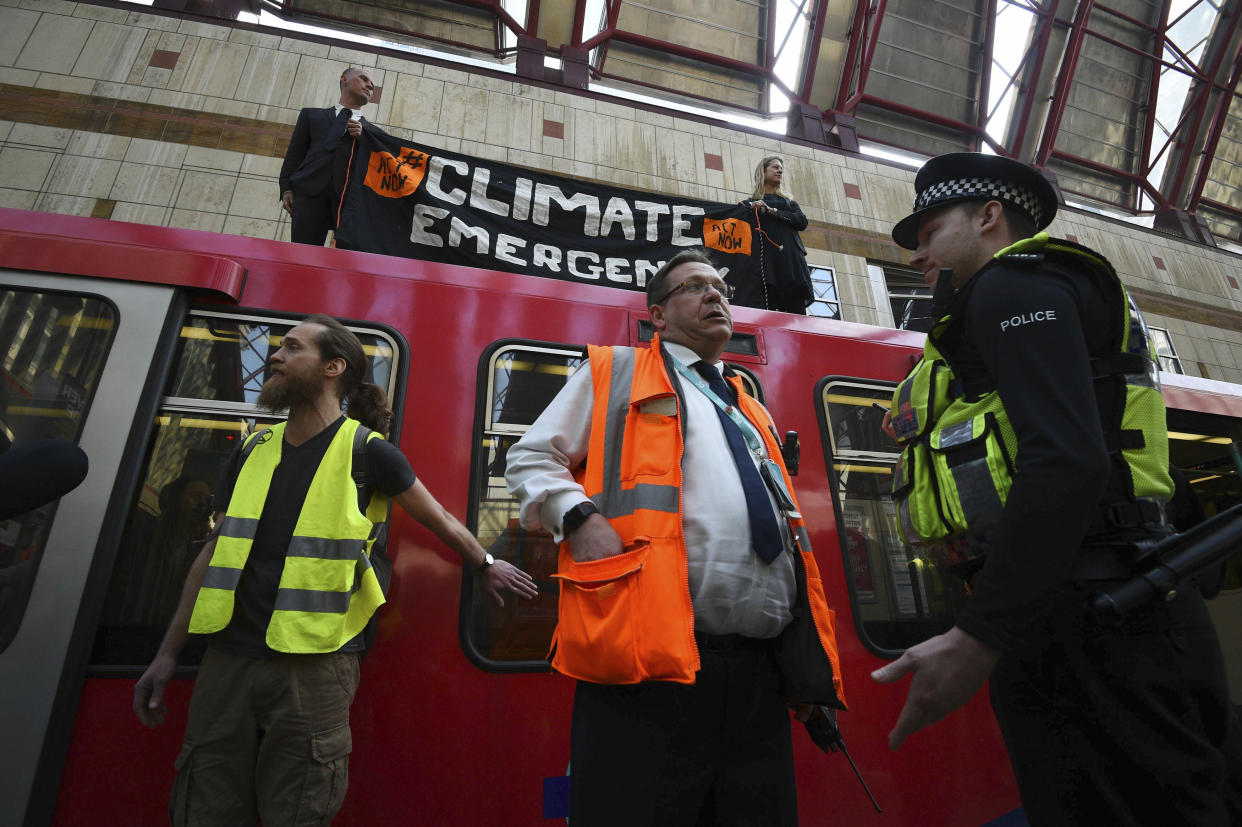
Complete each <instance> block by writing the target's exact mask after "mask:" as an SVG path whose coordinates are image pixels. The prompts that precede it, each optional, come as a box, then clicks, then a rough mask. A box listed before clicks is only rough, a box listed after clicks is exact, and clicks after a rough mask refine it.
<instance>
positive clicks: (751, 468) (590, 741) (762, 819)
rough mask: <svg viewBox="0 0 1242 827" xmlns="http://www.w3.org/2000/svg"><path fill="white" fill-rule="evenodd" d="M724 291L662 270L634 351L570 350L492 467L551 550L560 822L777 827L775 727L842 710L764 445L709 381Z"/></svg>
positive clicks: (697, 268)
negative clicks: (561, 748)
mask: <svg viewBox="0 0 1242 827" xmlns="http://www.w3.org/2000/svg"><path fill="white" fill-rule="evenodd" d="M732 292H733V289H732V288H731V287H730V286H729V285H727V284H725V282H724V281H723V280H722V279H721V278H720V274H719V273H718V272H717V271H716V268H715V267H714V266H713V265H712V262H711V260H710V259H709V258H708V257H707V256H706V254H705V253H704V252H701V251H697V250H692V251H686V252H683V253H680V254H678V255H677V256H674V257H673V258H672V259H671V260H670V261H669V262H668V263H666V264H665V265H664V266H663V267H661V268H660V270H659V271H658V272H657V273H656V274H655V276H653V277H652V279H651V281H650V282H648V284H647V305H648V308H649V314H650V318H651V322H652V325H653V326H654V327H655V330H656V334H657V335H656V337H655V340H654V341H653V342H652V344H651V347H649V348H629V347H590V348H588V352H589V356H590V363H589V367H587V368H586V369H583V370H579V371H578V372H577V373H575V374H574V375H573V376H572V377H571V378H570V379H569V381H568V383H567V384H566V385H565V387H564V389H563V390H562V391H561V392H560V394H559V395H558V396H557V397H556V398H555V399H554V400H553V401H552V403H551V404H550V405H549V406H548V408H547V409H546V410H545V411H544V412H543V414H542V415H541V416H540V417H539V419H538V420H536V422H535V423H534V425H533V426H532V427H531V429H530V431H529V432H527V434H526V435H525V436H524V437H523V438H522V440H521V441H520V442H518V443H517V444H516V445H514V446H513V447H512V448H511V449H510V450H509V457H508V468H507V474H506V477H507V480H508V484H509V490H510V491H511V492H512V493H513V494H514V495H516V496H517V497H518V498H519V499H520V500H521V508H522V511H521V519H522V522H523V525H525V526H526V527H527V528H539V527H543V528H546V529H547V530H548V531H550V532H551V533H552V534H553V536H554V537H555V538H556V540H557V541H558V542H560V544H561V546H560V560H559V571H558V574H557V578H558V580H559V582H560V587H561V592H560V607H559V621H558V624H557V629H556V634H555V636H554V638H553V655H552V666H553V668H555V669H556V670H557V671H558V672H560V673H562V674H564V675H567V676H569V677H573V678H576V679H578V686H577V690H576V693H575V696H574V709H573V727H572V734H571V737H570V762H571V763H570V801H569V808H570V822H571V823H573V824H590V825H592V826H593V827H598V825H614V824H615V825H626V826H627V827H629V826H630V825H657V824H658V825H683V824H684V825H694V824H716V825H740V824H764V825H796V824H797V822H798V816H797V790H796V787H795V782H794V767H793V749H792V743H791V735H790V713H789V708H790V707H791V706H793V707H794V710H795V714H796V715H797V717H798V718H799V719H800V720H804V719H805V718H806V717H807V716H808V715H809V714H810V713H811V711H812V705H816V704H818V705H829V706H833V707H836V708H844V696H843V693H842V689H841V679H840V678H841V673H840V667H839V659H838V657H837V649H836V640H835V635H834V631H833V612H832V610H831V609H829V608H828V603H827V600H826V599H825V597H824V592H823V588H822V586H821V585H820V578H819V570H818V568H817V566H816V563H815V559H814V557H813V556H812V554H811V547H810V542H809V540H808V538H807V532H806V528H805V526H804V524H803V521H802V517H801V515H800V514H799V512H798V506H797V501H796V499H795V498H794V494H793V487H792V485H791V483H790V479H789V474H788V472H787V471H786V469H785V464H784V461H783V459H782V457H781V452H780V446H779V444H778V442H777V438H776V429H775V427H774V425H773V422H772V419H771V417H770V416H769V415H768V412H767V411H766V410H765V409H764V407H763V406H762V405H760V404H759V403H758V402H757V401H755V400H754V399H753V398H752V397H750V396H749V395H748V394H747V393H746V392H745V390H743V388H742V383H741V380H740V379H739V378H738V377H736V376H734V375H732V371H731V370H730V369H729V368H728V367H727V366H726V365H725V364H724V363H723V362H722V361H721V354H722V353H723V352H724V348H725V345H726V344H727V343H728V341H729V337H730V336H731V335H732V333H733V318H732V315H731V314H730V311H729V303H728V299H729V297H730V295H731V294H732ZM722 371H723V374H724V376H722Z"/></svg>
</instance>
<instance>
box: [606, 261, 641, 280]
mask: <svg viewBox="0 0 1242 827" xmlns="http://www.w3.org/2000/svg"><path fill="white" fill-rule="evenodd" d="M629 266H630V260H629V259H628V258H615V257H612V256H610V257H608V258H606V259H604V276H605V278H607V279H608V280H609V281H617V282H621V283H622V284H629V283H630V282H632V281H633V280H634V277H633V276H631V275H630V274H629V273H623V272H621V271H622V270H623V269H624V268H626V267H629Z"/></svg>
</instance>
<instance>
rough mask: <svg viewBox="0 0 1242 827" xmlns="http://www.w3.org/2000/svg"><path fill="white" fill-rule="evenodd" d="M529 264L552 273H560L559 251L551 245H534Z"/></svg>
mask: <svg viewBox="0 0 1242 827" xmlns="http://www.w3.org/2000/svg"><path fill="white" fill-rule="evenodd" d="M530 263H531V264H532V265H534V266H535V267H543V268H545V269H547V270H551V271H552V272H553V273H559V272H561V251H560V249H559V248H557V247H553V246H552V245H551V244H536V245H535V249H534V250H532V251H531V254H530Z"/></svg>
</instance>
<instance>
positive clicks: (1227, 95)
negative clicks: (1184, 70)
mask: <svg viewBox="0 0 1242 827" xmlns="http://www.w3.org/2000/svg"><path fill="white" fill-rule="evenodd" d="M1240 12H1242V7H1238V6H1235V7H1234V12H1233V15H1234V20H1233V24H1232V25H1233V28H1235V29H1236V28H1237V25H1238V15H1239V13H1240ZM1240 79H1242V49H1238V51H1236V52H1235V53H1234V56H1233V69H1232V71H1231V72H1230V77H1229V83H1228V84H1227V88H1226V90H1225V91H1223V92H1221V94H1220V97H1219V98H1217V100H1216V111H1215V112H1214V113H1213V114H1212V124H1211V126H1210V127H1209V128H1208V139H1207V142H1206V143H1205V144H1204V147H1203V160H1202V161H1200V162H1199V169H1198V170H1197V171H1196V172H1195V181H1194V184H1193V185H1192V186H1191V190H1190V198H1189V199H1187V202H1186V211H1187V212H1194V211H1195V210H1197V209H1198V208H1199V204H1200V203H1207V202H1206V201H1205V199H1204V198H1203V188H1204V187H1205V186H1206V185H1207V179H1208V173H1209V172H1210V171H1211V166H1212V161H1211V159H1212V158H1215V157H1216V147H1217V145H1218V144H1219V143H1220V136H1221V132H1223V131H1224V128H1225V122H1226V121H1227V120H1228V118H1229V110H1230V108H1231V107H1232V105H1233V101H1234V98H1235V96H1236V94H1237V90H1238V81H1239V80H1240ZM1231 209H1234V208H1231Z"/></svg>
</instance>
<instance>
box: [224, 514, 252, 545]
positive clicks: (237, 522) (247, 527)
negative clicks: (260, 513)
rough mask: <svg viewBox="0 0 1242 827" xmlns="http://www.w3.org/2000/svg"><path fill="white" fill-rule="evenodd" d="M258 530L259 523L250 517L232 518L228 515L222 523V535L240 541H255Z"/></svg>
mask: <svg viewBox="0 0 1242 827" xmlns="http://www.w3.org/2000/svg"><path fill="white" fill-rule="evenodd" d="M258 528H259V521H258V520H256V519H252V518H250V517H230V516H228V515H227V514H226V515H225V517H224V519H223V520H221V521H220V535H221V536H222V537H235V538H237V539H238V540H253V539H254V535H255V532H256V531H257V530H258Z"/></svg>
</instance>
